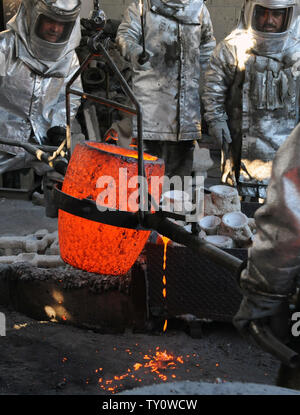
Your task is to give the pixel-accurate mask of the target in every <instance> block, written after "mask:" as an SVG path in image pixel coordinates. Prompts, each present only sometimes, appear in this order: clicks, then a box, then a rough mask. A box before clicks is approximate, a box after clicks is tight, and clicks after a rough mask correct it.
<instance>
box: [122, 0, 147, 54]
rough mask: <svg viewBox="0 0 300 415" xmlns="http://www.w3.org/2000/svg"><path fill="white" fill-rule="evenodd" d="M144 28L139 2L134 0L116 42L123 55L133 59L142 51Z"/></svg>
mask: <svg viewBox="0 0 300 415" xmlns="http://www.w3.org/2000/svg"><path fill="white" fill-rule="evenodd" d="M141 37H142V28H141V17H140V9H139V2H138V1H134V2H133V3H132V4H131V5H130V6H129V7H128V8H127V10H126V11H125V14H124V17H123V20H122V22H121V24H120V26H119V28H118V32H117V37H116V43H117V45H118V47H119V49H120V51H121V54H122V56H124V57H125V58H126V59H127V60H129V61H132V58H133V57H135V56H136V55H138V54H139V53H141V51H142V49H143V48H142V45H141Z"/></svg>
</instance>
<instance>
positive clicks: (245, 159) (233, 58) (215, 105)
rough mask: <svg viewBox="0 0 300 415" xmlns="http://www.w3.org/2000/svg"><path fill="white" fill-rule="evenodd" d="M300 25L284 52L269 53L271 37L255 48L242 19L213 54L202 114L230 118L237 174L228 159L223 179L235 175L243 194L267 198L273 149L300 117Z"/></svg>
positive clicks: (214, 119) (229, 180)
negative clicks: (268, 46)
mask: <svg viewBox="0 0 300 415" xmlns="http://www.w3.org/2000/svg"><path fill="white" fill-rule="evenodd" d="M299 27H300V26H299V20H296V21H295V23H294V25H293V26H292V27H291V29H290V31H289V33H288V36H287V38H286V39H285V41H284V43H283V44H282V48H281V51H280V52H279V53H278V52H277V53H272V52H270V53H269V52H268V48H267V45H268V40H266V41H265V43H264V44H263V46H264V47H262V45H259V47H257V44H256V43H257V41H256V39H255V38H253V37H252V36H251V33H250V32H249V31H247V30H246V28H245V27H244V25H243V21H242V20H241V22H240V24H239V26H238V28H237V29H236V30H234V31H233V32H232V33H231V34H230V35H229V36H227V37H226V38H225V39H224V40H223V41H222V42H220V43H219V45H218V46H217V47H216V49H215V51H214V53H213V55H212V56H211V60H210V63H209V66H208V69H207V72H206V74H205V86H204V93H203V103H204V108H205V113H204V117H205V119H206V121H207V122H208V124H210V123H214V122H218V121H226V120H227V122H228V126H229V129H230V132H231V137H232V144H231V153H232V163H233V173H232V171H231V168H232V166H230V163H227V165H226V166H225V171H224V174H223V181H224V182H227V183H229V184H232V183H233V182H234V181H233V180H232V175H234V176H235V181H236V182H237V183H238V185H239V191H240V194H241V195H244V196H247V195H248V196H258V197H260V198H265V197H266V186H267V184H268V180H269V178H270V174H271V168H272V161H273V159H274V157H275V154H276V152H277V150H278V149H279V147H280V146H281V144H282V143H283V142H284V140H285V139H286V138H287V137H288V135H289V134H290V133H291V131H292V130H293V128H294V127H295V126H296V124H297V123H298V121H299V74H300V72H299V64H300V60H299V59H300V53H299V50H300V49H299V48H300V36H299V35H300V32H299ZM271 46H274V45H272V44H271ZM271 49H272V48H271Z"/></svg>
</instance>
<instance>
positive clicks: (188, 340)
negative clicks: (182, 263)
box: [0, 199, 279, 396]
mask: <svg viewBox="0 0 300 415" xmlns="http://www.w3.org/2000/svg"><path fill="white" fill-rule="evenodd" d="M7 218H9V220H7ZM0 227H1V228H0V229H1V235H26V234H28V233H31V232H35V231H36V230H38V229H42V228H47V229H48V230H49V231H53V230H55V229H56V227H57V222H56V219H48V218H45V216H44V210H43V208H42V207H40V206H33V205H32V204H31V202H24V201H12V200H7V199H1V200H0ZM0 312H2V313H4V314H5V317H6V336H0V394H1V395H99V396H100V395H113V394H116V393H118V392H121V391H124V390H130V389H133V388H136V387H139V386H146V385H152V384H158V383H160V384H164V383H166V382H174V381H184V380H189V381H205V382H213V383H221V382H233V381H241V382H252V383H258V384H267V385H275V384H276V376H277V371H278V368H279V362H278V361H277V360H275V359H274V358H273V357H272V356H270V355H269V354H267V353H265V352H263V351H262V350H261V349H260V348H258V347H257V346H256V345H255V344H251V343H249V342H248V341H246V340H245V339H243V338H241V337H240V335H239V334H238V333H237V332H236V330H235V329H234V328H233V326H232V325H231V324H224V323H222V324H221V323H204V324H203V327H202V329H203V336H202V338H192V337H191V336H190V335H189V334H188V333H187V332H185V331H183V330H182V329H178V328H176V326H174V327H172V325H170V326H169V328H168V330H167V332H166V333H164V334H163V333H162V332H156V333H154V332H151V333H149V334H147V333H133V332H132V330H130V329H128V330H127V331H125V333H124V334H114V335H112V334H100V333H97V332H94V331H92V330H86V329H82V328H78V327H75V326H70V325H67V324H60V323H53V322H43V321H37V320H33V319H32V318H29V317H28V316H25V315H23V314H20V313H17V312H16V311H14V310H9V309H7V308H4V307H3V306H1V305H0Z"/></svg>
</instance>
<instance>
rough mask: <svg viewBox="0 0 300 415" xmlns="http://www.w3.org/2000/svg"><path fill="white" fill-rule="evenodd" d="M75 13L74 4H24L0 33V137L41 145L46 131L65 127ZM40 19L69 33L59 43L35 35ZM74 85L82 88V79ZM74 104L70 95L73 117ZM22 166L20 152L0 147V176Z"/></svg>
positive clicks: (26, 0) (43, 0) (37, 0)
mask: <svg viewBox="0 0 300 415" xmlns="http://www.w3.org/2000/svg"><path fill="white" fill-rule="evenodd" d="M53 3H54V4H53ZM79 11H80V2H79V1H78V0H71V1H66V0H56V1H55V2H53V1H49V0H23V2H22V3H21V5H20V8H19V10H18V12H17V14H16V15H15V16H14V17H13V18H12V19H11V20H10V21H9V22H8V24H7V26H8V30H6V31H4V32H1V33H0V125H1V129H0V137H2V138H5V139H11V140H18V141H20V142H22V141H23V142H27V141H29V140H30V141H32V142H33V143H38V144H41V143H43V140H44V138H45V137H46V133H47V130H48V129H49V128H50V127H52V126H59V125H61V126H65V124H66V109H65V108H66V104H65V88H66V84H67V82H68V81H69V79H70V77H71V76H72V75H73V74H74V72H75V71H76V70H77V69H78V68H79V62H78V59H77V56H76V53H75V50H74V49H75V48H76V47H77V46H78V44H79V41H80V20H79ZM40 15H45V16H48V17H51V18H53V19H58V20H59V21H62V22H65V23H66V25H67V24H69V25H70V33H68V35H67V36H66V37H65V38H64V39H62V41H60V42H58V43H50V42H47V41H45V40H42V39H41V38H39V37H38V36H37V34H36V31H35V28H36V24H37V22H38V19H39V17H40ZM70 22H71V24H70ZM74 86H75V88H77V89H81V88H82V87H81V81H80V80H78V81H76V83H75V85H74ZM79 104H80V98H78V97H75V96H74V95H72V96H71V116H72V117H74V116H75V114H76V112H77V109H78V107H79ZM29 159H30V157H29ZM27 162H28V154H25V152H24V150H23V149H21V148H18V147H12V146H5V145H0V174H1V173H4V172H6V171H10V170H17V169H20V168H23V167H26V163H27Z"/></svg>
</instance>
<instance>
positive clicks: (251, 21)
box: [239, 0, 299, 55]
mask: <svg viewBox="0 0 300 415" xmlns="http://www.w3.org/2000/svg"><path fill="white" fill-rule="evenodd" d="M270 15H274V16H276V18H277V20H278V21H279V23H278V21H277V27H276V26H275V23H274V22H272V23H270V26H269V27H268V26H262V25H261V23H260V22H261V20H262V21H264V22H266V20H268V19H269V17H268V16H270ZM298 18H299V5H298V4H297V0H245V2H244V5H243V8H242V11H241V18H240V22H239V28H242V29H245V30H247V31H248V33H249V36H251V37H252V38H253V41H254V45H255V46H254V47H253V49H254V50H256V51H257V52H258V53H259V54H262V55H272V54H278V53H280V52H282V51H283V50H285V49H288V48H290V47H291V46H293V45H294V44H295V43H296V42H298V41H299V37H298V33H299V19H298ZM273 23H274V26H273V28H272V24H273ZM265 24H267V23H265Z"/></svg>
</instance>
